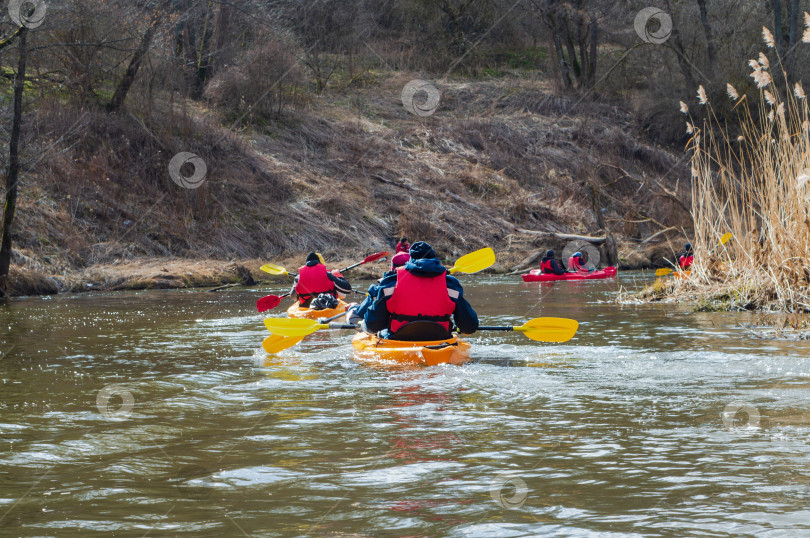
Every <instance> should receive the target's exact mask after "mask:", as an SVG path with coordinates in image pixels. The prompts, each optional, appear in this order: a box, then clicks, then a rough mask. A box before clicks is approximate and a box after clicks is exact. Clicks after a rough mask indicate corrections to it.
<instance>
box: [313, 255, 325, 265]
mask: <svg viewBox="0 0 810 538" xmlns="http://www.w3.org/2000/svg"><path fill="white" fill-rule="evenodd" d="M315 255H316V256H318V260H319V261H320V262H321V264H322V265H326V262H325V261H323V256H322V255H321V253H320V252H316V253H315Z"/></svg>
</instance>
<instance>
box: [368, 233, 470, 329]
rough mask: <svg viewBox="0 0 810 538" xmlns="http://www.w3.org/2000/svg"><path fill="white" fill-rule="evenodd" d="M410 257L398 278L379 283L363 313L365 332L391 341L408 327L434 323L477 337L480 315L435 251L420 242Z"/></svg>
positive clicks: (385, 279) (386, 279)
mask: <svg viewBox="0 0 810 538" xmlns="http://www.w3.org/2000/svg"><path fill="white" fill-rule="evenodd" d="M410 257H411V259H410V260H409V261H408V263H406V264H405V265H404V266H403V267H402V268H400V269H398V270H397V271H396V273H395V274H390V275H387V276H386V277H385V278H383V280H382V281H381V282H380V284H379V288H378V293H377V295H376V297H375V298H374V299H372V300H371V305H370V306H369V307H368V309H367V310H365V312H364V316H363V318H364V322H365V329H366V330H367V331H369V332H379V333H380V336H382V337H383V338H391V337H392V336H393V335H394V334H395V333H396V332H397V331H398V330H400V329H402V328H403V327H405V326H406V325H408V324H409V323H412V322H414V321H433V322H435V323H438V324H440V325H442V326H443V327H444V328H445V329H447V331H448V332H450V331H451V329H452V323H451V320H452V322H454V323H455V325H456V327H458V330H459V331H460V332H462V333H464V334H472V333H474V332H475V331H476V330H477V329H478V315H477V314H476V313H475V310H473V308H472V306H470V303H468V302H467V300H466V299H465V298H464V289H463V288H462V287H461V284H460V283H459V281H458V279H456V278H455V277H453V276H450V274H449V273H448V272H447V269H446V268H445V267H444V266H443V265H442V264H441V262H440V261H439V260H438V258H436V253H435V252H434V251H433V248H432V247H431V246H430V245H429V244H427V243H425V242H423V241H419V242H417V243H414V244H413V245H412V246H411V249H410ZM369 299H371V297H369Z"/></svg>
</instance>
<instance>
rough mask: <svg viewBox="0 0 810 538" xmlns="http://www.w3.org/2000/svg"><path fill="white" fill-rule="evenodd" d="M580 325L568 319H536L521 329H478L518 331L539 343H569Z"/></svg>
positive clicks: (506, 327) (481, 329)
mask: <svg viewBox="0 0 810 538" xmlns="http://www.w3.org/2000/svg"><path fill="white" fill-rule="evenodd" d="M578 328H579V323H578V322H577V321H576V320H573V319H566V318H534V319H531V320H529V321H527V322H526V323H524V324H523V325H521V326H519V327H510V326H505V327H497V326H496V327H478V330H479V331H516V332H522V333H523V334H524V335H525V336H526V338H530V339H532V340H537V341H538V342H567V341H569V340H570V339H572V338H573V337H574V335H575V334H577V329H578Z"/></svg>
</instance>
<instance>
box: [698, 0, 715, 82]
mask: <svg viewBox="0 0 810 538" xmlns="http://www.w3.org/2000/svg"><path fill="white" fill-rule="evenodd" d="M697 4H698V8H699V9H700V23H701V24H702V25H703V36H704V37H705V38H706V54H707V55H708V56H709V65H710V66H711V69H712V72H714V70H715V65H716V63H717V54H716V53H715V51H714V36H712V26H711V25H710V24H709V11H708V9H707V8H706V0H697Z"/></svg>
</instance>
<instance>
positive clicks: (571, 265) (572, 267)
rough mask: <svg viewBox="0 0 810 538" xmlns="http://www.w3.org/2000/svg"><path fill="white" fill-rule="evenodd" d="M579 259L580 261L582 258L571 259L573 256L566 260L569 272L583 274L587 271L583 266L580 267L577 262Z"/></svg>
mask: <svg viewBox="0 0 810 538" xmlns="http://www.w3.org/2000/svg"><path fill="white" fill-rule="evenodd" d="M581 259H582V258H575V257H573V256H571V257H570V258H568V270H569V271H583V272H587V271H588V269H587V268H586V267H585V266H584V265H581V264H580V263H579V260H581Z"/></svg>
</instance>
